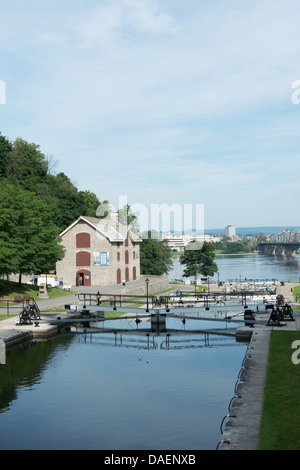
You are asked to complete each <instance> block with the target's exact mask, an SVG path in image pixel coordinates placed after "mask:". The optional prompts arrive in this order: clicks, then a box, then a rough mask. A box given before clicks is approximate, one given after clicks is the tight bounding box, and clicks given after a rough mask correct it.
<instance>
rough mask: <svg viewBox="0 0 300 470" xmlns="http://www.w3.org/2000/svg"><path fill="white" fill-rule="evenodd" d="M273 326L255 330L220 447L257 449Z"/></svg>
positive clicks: (220, 448) (226, 417) (229, 409)
mask: <svg viewBox="0 0 300 470" xmlns="http://www.w3.org/2000/svg"><path fill="white" fill-rule="evenodd" d="M270 332H271V329H270V328H269V329H267V328H264V327H263V328H258V329H254V330H253V333H252V336H251V340H250V342H249V345H248V349H247V352H246V354H245V357H244V360H243V363H242V366H241V369H240V372H239V374H238V378H237V382H236V384H235V387H234V395H233V398H232V399H231V401H230V403H229V406H228V414H227V415H226V416H225V417H224V420H223V423H222V425H221V428H223V429H221V431H222V438H221V441H220V443H219V445H218V450H257V449H258V444H259V432H260V423H261V416H262V410H263V403H264V389H265V380H266V372H267V366H268V354H269V342H270Z"/></svg>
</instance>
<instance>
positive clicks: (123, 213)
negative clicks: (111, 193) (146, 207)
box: [118, 204, 138, 233]
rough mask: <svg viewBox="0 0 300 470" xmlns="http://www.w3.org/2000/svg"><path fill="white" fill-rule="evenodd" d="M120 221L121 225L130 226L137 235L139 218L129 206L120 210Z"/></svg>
mask: <svg viewBox="0 0 300 470" xmlns="http://www.w3.org/2000/svg"><path fill="white" fill-rule="evenodd" d="M118 220H119V222H120V223H121V224H124V225H129V226H130V229H131V230H132V231H133V232H134V233H137V225H138V218H137V216H136V215H135V214H134V213H133V212H132V210H131V207H130V205H129V204H127V205H125V206H124V207H122V208H121V209H119V210H118Z"/></svg>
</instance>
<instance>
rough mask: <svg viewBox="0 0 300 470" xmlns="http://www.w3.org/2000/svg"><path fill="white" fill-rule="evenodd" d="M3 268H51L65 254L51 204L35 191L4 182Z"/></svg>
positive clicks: (0, 221)
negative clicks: (50, 207) (51, 211)
mask: <svg viewBox="0 0 300 470" xmlns="http://www.w3.org/2000/svg"><path fill="white" fill-rule="evenodd" d="M0 191H1V199H0V272H1V274H10V273H19V274H20V282H21V275H22V274H29V273H31V272H41V271H48V270H50V269H53V268H54V267H55V263H56V261H57V260H59V259H62V258H63V255H64V250H63V247H62V246H61V245H60V244H59V242H60V238H59V236H58V228H57V226H56V225H55V224H54V223H53V221H52V217H51V215H50V216H49V209H48V204H47V203H46V201H44V200H43V199H41V198H39V197H38V196H36V195H35V194H34V193H32V192H30V191H28V190H24V189H22V188H20V187H19V186H16V185H11V184H9V183H8V182H7V181H1V182H0Z"/></svg>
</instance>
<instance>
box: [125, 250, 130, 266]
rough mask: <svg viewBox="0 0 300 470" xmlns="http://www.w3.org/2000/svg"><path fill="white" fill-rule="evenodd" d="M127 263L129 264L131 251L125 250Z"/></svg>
mask: <svg viewBox="0 0 300 470" xmlns="http://www.w3.org/2000/svg"><path fill="white" fill-rule="evenodd" d="M125 264H129V251H128V250H126V251H125Z"/></svg>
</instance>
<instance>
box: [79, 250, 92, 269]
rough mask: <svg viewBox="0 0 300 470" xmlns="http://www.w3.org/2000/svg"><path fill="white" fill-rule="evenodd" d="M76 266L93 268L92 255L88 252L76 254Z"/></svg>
mask: <svg viewBox="0 0 300 470" xmlns="http://www.w3.org/2000/svg"><path fill="white" fill-rule="evenodd" d="M76 266H91V253H89V252H88V251H79V252H78V253H76Z"/></svg>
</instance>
